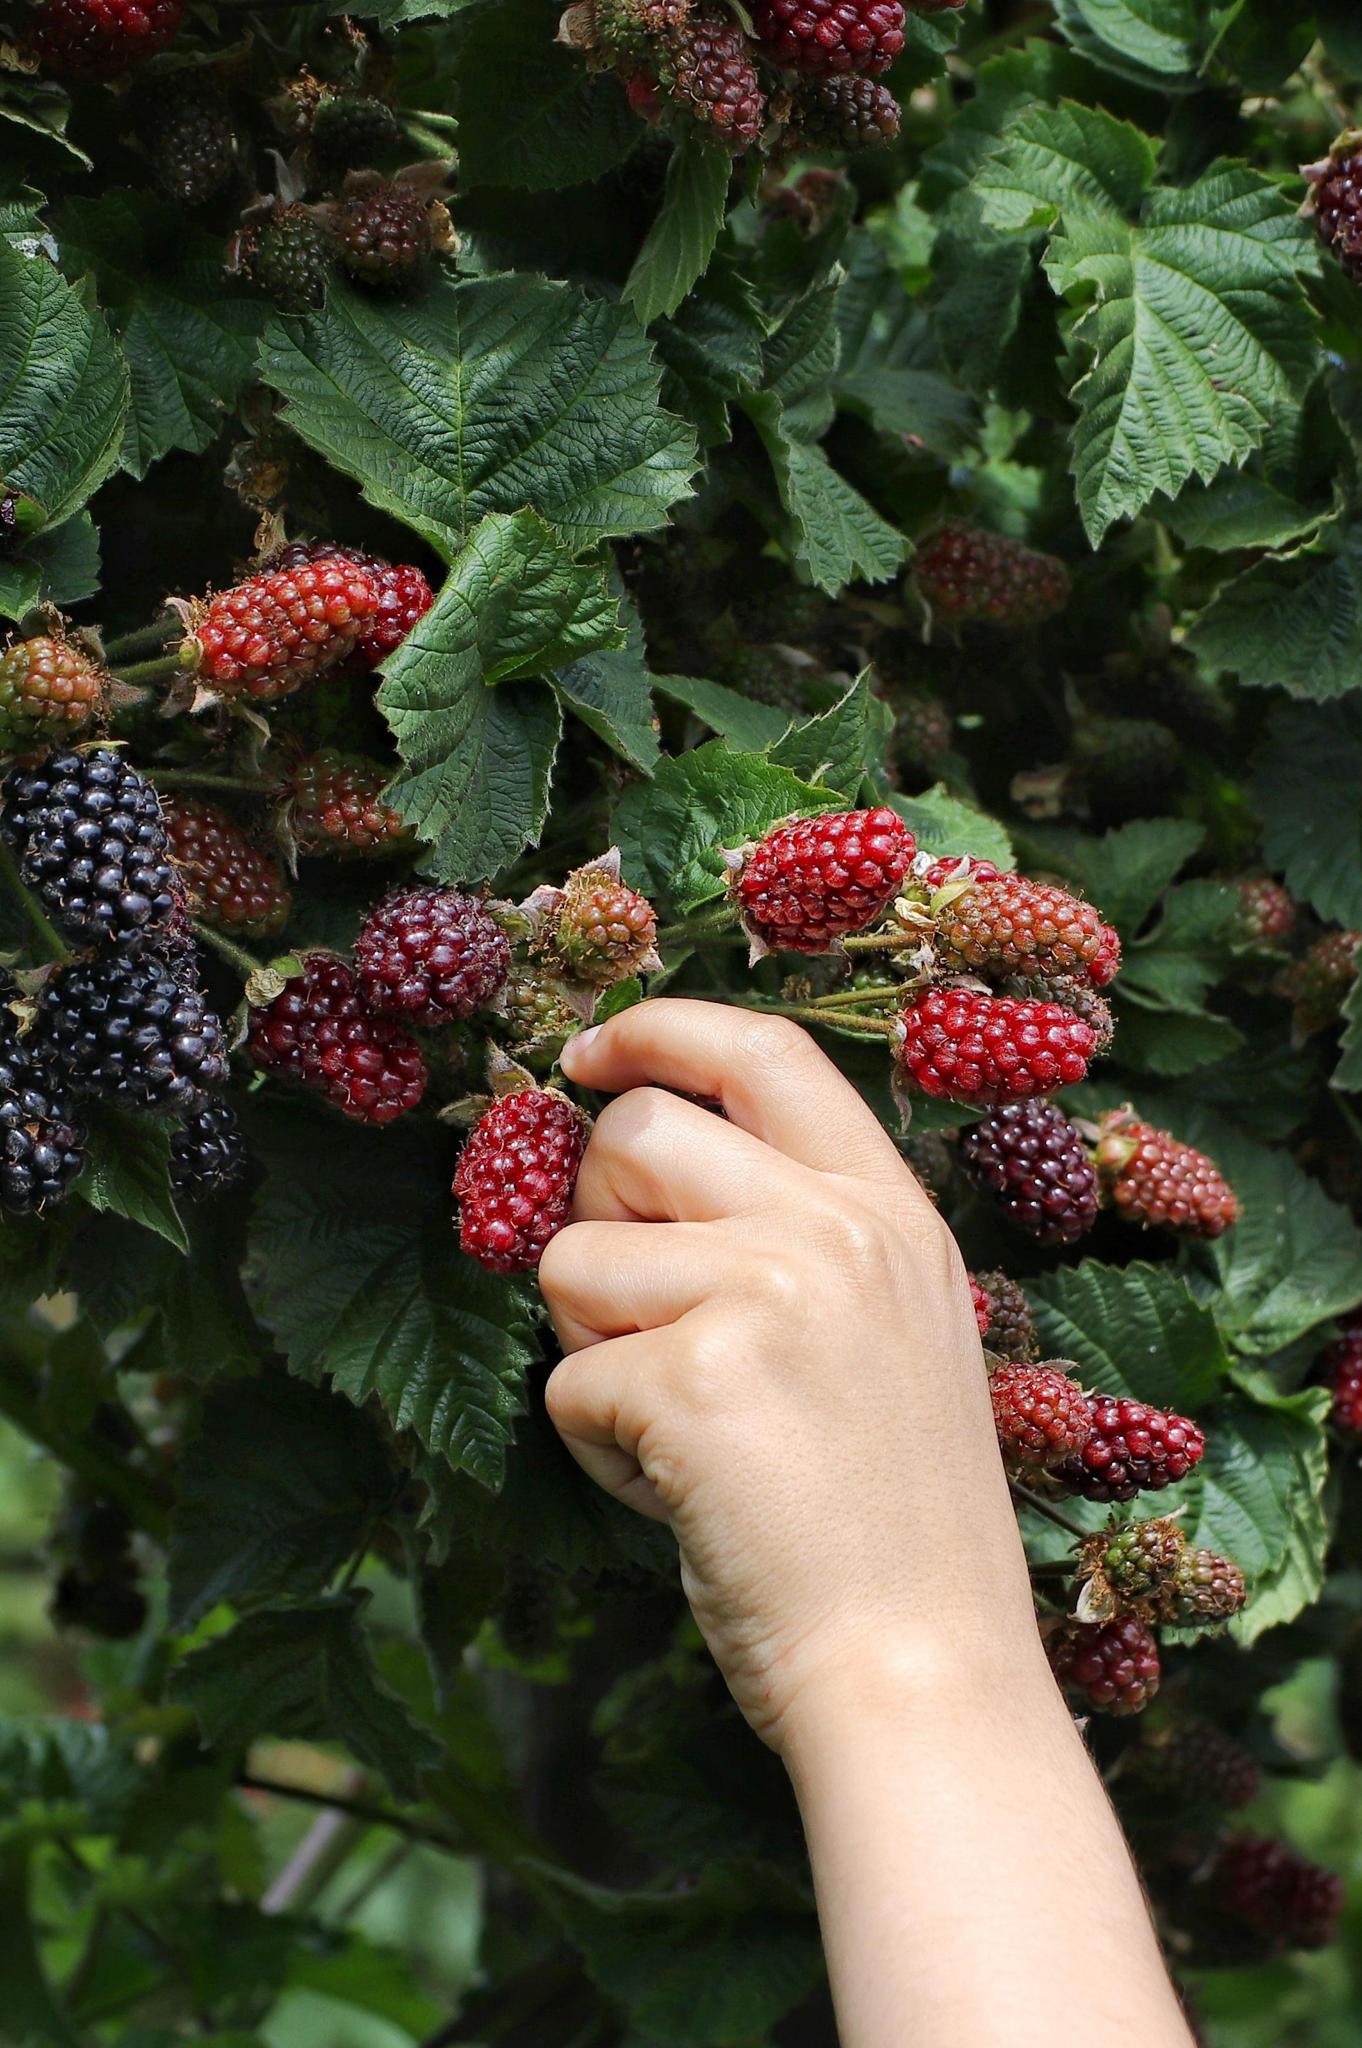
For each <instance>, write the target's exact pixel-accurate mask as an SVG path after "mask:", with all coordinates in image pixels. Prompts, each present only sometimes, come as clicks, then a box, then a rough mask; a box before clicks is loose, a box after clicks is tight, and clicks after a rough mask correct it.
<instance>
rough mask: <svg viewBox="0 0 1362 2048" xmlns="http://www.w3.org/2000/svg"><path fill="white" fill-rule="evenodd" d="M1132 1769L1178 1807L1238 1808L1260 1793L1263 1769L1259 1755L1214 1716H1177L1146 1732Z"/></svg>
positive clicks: (1134, 1754)
mask: <svg viewBox="0 0 1362 2048" xmlns="http://www.w3.org/2000/svg"><path fill="white" fill-rule="evenodd" d="M1130 1771H1131V1774H1132V1776H1133V1777H1134V1778H1136V1779H1137V1780H1138V1782H1139V1783H1140V1784H1141V1785H1142V1786H1146V1787H1148V1789H1149V1790H1150V1791H1151V1792H1153V1793H1154V1794H1155V1795H1156V1796H1157V1797H1158V1798H1159V1799H1160V1800H1161V1801H1163V1802H1164V1803H1165V1804H1167V1805H1169V1806H1170V1807H1172V1808H1174V1809H1175V1810H1176V1809H1178V1808H1182V1807H1188V1806H1190V1807H1194V1808H1206V1807H1211V1808H1214V1809H1216V1810H1218V1811H1221V1812H1225V1813H1234V1812H1237V1811H1238V1809H1239V1808H1240V1807H1241V1806H1247V1805H1248V1804H1249V1802H1250V1800H1252V1799H1253V1798H1255V1797H1256V1795H1257V1792H1258V1787H1259V1785H1260V1784H1261V1782H1262V1773H1261V1771H1260V1770H1259V1768H1258V1763H1257V1760H1256V1758H1255V1757H1253V1756H1252V1755H1250V1753H1249V1751H1248V1750H1246V1749H1245V1748H1244V1747H1243V1746H1242V1744H1240V1743H1238V1742H1236V1741H1234V1739H1233V1737H1231V1736H1229V1735H1226V1734H1225V1732H1224V1730H1223V1729H1221V1728H1217V1727H1216V1726H1215V1724H1214V1722H1211V1721H1202V1720H1198V1719H1196V1718H1193V1717H1188V1718H1186V1719H1183V1720H1178V1721H1172V1722H1169V1723H1167V1724H1166V1725H1165V1726H1164V1727H1162V1728H1157V1729H1154V1730H1151V1732H1150V1733H1149V1734H1147V1735H1144V1736H1142V1738H1141V1741H1140V1744H1139V1747H1138V1748H1137V1749H1136V1750H1134V1751H1133V1752H1132V1753H1131V1763H1130Z"/></svg>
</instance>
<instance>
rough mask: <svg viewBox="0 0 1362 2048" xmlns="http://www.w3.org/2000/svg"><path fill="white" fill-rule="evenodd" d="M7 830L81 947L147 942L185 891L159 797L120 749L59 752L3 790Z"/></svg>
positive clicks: (1, 823)
mask: <svg viewBox="0 0 1362 2048" xmlns="http://www.w3.org/2000/svg"><path fill="white" fill-rule="evenodd" d="M3 797H4V811H3V816H0V831H3V833H4V836H5V838H6V839H7V840H8V841H9V843H10V845H11V846H12V847H13V848H14V850H15V852H16V854H17V855H18V857H19V873H20V875H21V877H22V879H23V881H24V882H25V884H26V885H27V886H28V887H29V888H30V889H32V890H33V892H34V894H35V895H36V896H37V897H38V899H39V901H40V902H41V904H42V906H43V909H44V910H45V911H46V912H47V915H48V916H49V917H50V918H51V919H52V921H53V923H54V924H55V925H57V927H58V928H59V929H60V930H61V931H62V932H63V933H65V935H66V936H67V937H68V938H70V939H73V940H75V941H76V942H77V943H79V944H87V945H88V944H94V943H99V942H103V941H109V942H112V943H113V944H114V945H117V946H121V947H124V948H130V947H135V946H139V945H141V944H142V943H143V941H144V940H146V939H147V938H149V937H151V936H152V935H154V934H156V933H158V932H161V931H164V930H165V929H166V927H167V926H168V925H169V924H170V922H171V920H172V918H173V917H174V915H175V912H176V910H177V909H178V908H179V907H180V885H179V882H178V880H177V878H176V875H175V871H174V869H173V868H172V866H171V864H170V860H169V858H168V851H169V839H168V836H167V833H166V826H165V820H164V818H163V817H162V815H161V806H160V804H159V802H158V801H157V797H156V792H155V790H154V789H153V788H152V786H151V784H150V783H149V782H148V781H147V780H146V778H145V777H144V776H143V775H140V774H139V773H138V771H137V769H136V768H134V767H133V765H132V763H131V762H130V761H129V760H128V759H127V758H126V756H125V755H123V754H122V753H120V752H118V751H117V749H115V748H113V747H93V748H91V749H90V751H89V752H88V753H62V754H52V755H50V756H49V757H48V759H47V760H46V761H44V762H43V763H42V765H41V766H40V767H37V768H22V767H21V768H16V769H14V770H13V771H12V772H11V774H10V775H9V777H8V779H7V780H6V782H5V784H4V789H3Z"/></svg>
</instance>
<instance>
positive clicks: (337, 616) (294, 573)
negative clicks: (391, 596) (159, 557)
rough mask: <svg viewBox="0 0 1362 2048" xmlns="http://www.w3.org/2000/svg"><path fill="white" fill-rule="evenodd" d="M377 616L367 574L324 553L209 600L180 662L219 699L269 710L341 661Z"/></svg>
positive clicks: (252, 578) (375, 593)
mask: <svg viewBox="0 0 1362 2048" xmlns="http://www.w3.org/2000/svg"><path fill="white" fill-rule="evenodd" d="M377 617H378V590H377V587H376V585H375V583H374V579H373V577H372V576H371V575H370V574H369V572H368V570H367V569H363V568H360V567H359V566H358V565H357V564H354V563H350V562H346V561H343V560H342V559H341V558H340V557H339V556H334V555H328V556H326V557H325V558H324V559H323V560H321V561H317V562H306V563H300V564H299V565H298V567H297V568H293V569H279V570H274V571H267V572H265V573H264V574H261V575H256V576H248V577H247V578H246V580H245V582H244V583H238V584H236V585H235V586H234V587H233V588H232V589H231V590H224V591H223V592H221V594H220V595H219V596H217V597H214V598H210V599H209V601H208V602H207V604H205V605H204V606H203V607H202V608H201V609H200V611H199V614H198V617H197V619H196V621H195V629H194V633H193V636H192V637H191V638H190V639H188V640H187V641H186V642H185V643H184V654H183V659H184V661H185V665H186V666H187V667H193V668H194V670H195V672H196V673H197V674H198V675H199V676H200V677H201V678H202V679H203V681H204V682H206V683H207V684H208V685H209V686H210V687H211V688H212V689H214V690H216V691H217V692H218V693H219V694H220V695H221V696H224V697H229V698H234V697H244V698H247V699H248V700H249V701H250V702H252V703H255V704H272V703H274V702H275V701H276V700H277V699H278V698H280V697H287V696H290V695H291V694H292V692H293V691H294V690H297V689H300V688H301V687H302V685H303V684H304V683H310V682H312V681H313V680H314V679H315V678H316V677H317V676H319V675H321V674H323V673H324V672H325V670H327V669H329V668H332V667H334V666H335V664H336V663H337V662H339V661H344V659H345V657H346V655H347V654H350V653H353V651H354V649H355V647H356V646H357V645H358V644H359V642H360V640H362V639H363V637H364V635H365V634H366V633H367V632H369V631H370V630H371V629H372V627H373V625H374V623H375V621H376V619H377Z"/></svg>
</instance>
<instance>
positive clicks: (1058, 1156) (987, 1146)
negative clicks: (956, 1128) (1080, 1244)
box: [960, 1102, 1097, 1244]
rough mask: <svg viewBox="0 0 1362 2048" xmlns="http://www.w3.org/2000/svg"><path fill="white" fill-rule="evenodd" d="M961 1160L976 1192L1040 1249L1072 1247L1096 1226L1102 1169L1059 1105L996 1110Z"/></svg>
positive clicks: (968, 1138) (978, 1127)
mask: <svg viewBox="0 0 1362 2048" xmlns="http://www.w3.org/2000/svg"><path fill="white" fill-rule="evenodd" d="M960 1158H961V1162H962V1164H963V1166H964V1169H965V1172H966V1173H967V1174H968V1176H969V1178H970V1179H971V1180H972V1181H973V1182H974V1184H975V1186H976V1187H979V1188H983V1189H985V1190H986V1191H987V1192H988V1193H989V1194H992V1195H996V1196H997V1197H998V1199H999V1202H1000V1204H1001V1206H1002V1210H1003V1214H1004V1215H1005V1216H1007V1217H1009V1218H1010V1219H1011V1221H1012V1222H1013V1223H1015V1224H1016V1225H1017V1226H1018V1228H1019V1229H1021V1230H1024V1231H1025V1232H1026V1233H1027V1235H1028V1236H1029V1237H1035V1238H1039V1239H1040V1241H1041V1243H1042V1244H1072V1243H1073V1242H1074V1240H1075V1239H1076V1238H1080V1237H1082V1236H1083V1234H1084V1232H1085V1231H1089V1230H1091V1229H1092V1226H1093V1224H1094V1223H1095V1222H1096V1221H1097V1168H1096V1167H1095V1166H1094V1165H1093V1162H1092V1159H1091V1157H1090V1155H1089V1152H1088V1148H1087V1146H1086V1145H1085V1144H1084V1143H1083V1139H1082V1137H1081V1136H1080V1134H1079V1133H1078V1131H1077V1130H1076V1129H1075V1128H1074V1126H1073V1125H1072V1124H1071V1123H1070V1122H1069V1119H1068V1118H1067V1117H1066V1116H1065V1115H1064V1113H1063V1111H1062V1110H1059V1109H1057V1108H1056V1107H1055V1105H1054V1103H1053V1102H1013V1103H1008V1104H1006V1105H1005V1106H1004V1107H1003V1108H1001V1109H994V1110H990V1112H989V1114H988V1115H987V1116H985V1117H982V1118H981V1119H980V1121H979V1122H978V1123H977V1124H975V1125H974V1126H973V1128H972V1129H971V1130H968V1131H966V1132H965V1134H964V1137H963V1138H962V1139H961V1142H960Z"/></svg>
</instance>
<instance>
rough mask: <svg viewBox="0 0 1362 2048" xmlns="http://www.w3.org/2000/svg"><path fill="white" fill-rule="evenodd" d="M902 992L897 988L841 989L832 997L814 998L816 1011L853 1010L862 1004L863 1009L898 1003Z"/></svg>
mask: <svg viewBox="0 0 1362 2048" xmlns="http://www.w3.org/2000/svg"><path fill="white" fill-rule="evenodd" d="M901 993H902V991H901V990H899V989H897V988H839V989H834V990H833V991H832V993H831V994H830V995H826V996H814V997H813V998H812V1002H813V1007H814V1009H815V1010H851V1009H854V1008H855V1007H856V1005H857V1004H860V1005H861V1007H862V1008H873V1007H874V1006H875V1005H876V1004H881V1003H897V1002H898V1000H899V997H900V995H901Z"/></svg>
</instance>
